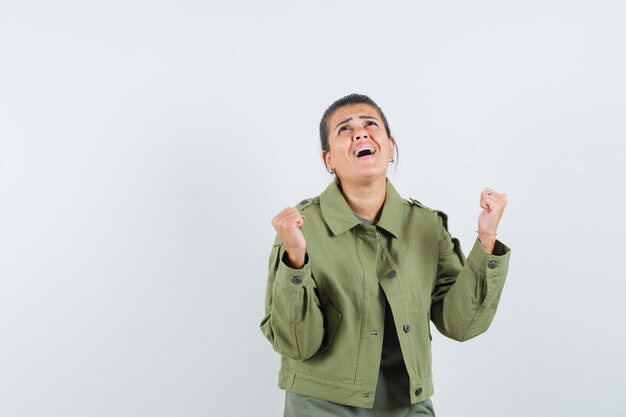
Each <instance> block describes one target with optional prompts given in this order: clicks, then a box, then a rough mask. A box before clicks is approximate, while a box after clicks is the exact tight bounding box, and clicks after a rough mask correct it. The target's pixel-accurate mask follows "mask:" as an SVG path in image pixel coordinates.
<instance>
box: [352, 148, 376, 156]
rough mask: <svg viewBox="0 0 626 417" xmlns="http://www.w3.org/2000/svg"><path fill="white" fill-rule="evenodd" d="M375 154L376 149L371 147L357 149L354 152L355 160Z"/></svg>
mask: <svg viewBox="0 0 626 417" xmlns="http://www.w3.org/2000/svg"><path fill="white" fill-rule="evenodd" d="M375 153H376V149H374V148H373V147H371V146H365V147H363V148H359V149H357V150H355V151H354V156H356V157H357V158H363V157H364V156H370V155H374V154H375Z"/></svg>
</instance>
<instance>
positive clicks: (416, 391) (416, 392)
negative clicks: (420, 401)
mask: <svg viewBox="0 0 626 417" xmlns="http://www.w3.org/2000/svg"><path fill="white" fill-rule="evenodd" d="M421 393H422V387H419V388H418V389H416V390H415V395H420V394H421Z"/></svg>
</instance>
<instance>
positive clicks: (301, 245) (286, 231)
mask: <svg viewBox="0 0 626 417" xmlns="http://www.w3.org/2000/svg"><path fill="white" fill-rule="evenodd" d="M303 224H304V216H303V215H302V214H301V213H300V212H299V211H298V209H296V208H295V207H287V208H286V209H283V210H282V211H281V212H280V213H278V214H277V215H276V216H274V218H273V219H272V226H274V229H276V232H277V233H278V235H279V236H280V239H281V240H282V241H283V245H285V250H286V251H287V255H289V263H290V265H289V266H290V267H292V268H296V269H299V268H302V267H303V266H304V260H305V259H304V257H305V254H306V240H305V239H304V235H303V234H302V230H300V227H302V225H303Z"/></svg>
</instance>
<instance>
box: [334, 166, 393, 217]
mask: <svg viewBox="0 0 626 417" xmlns="http://www.w3.org/2000/svg"><path fill="white" fill-rule="evenodd" d="M340 189H341V193H342V194H343V196H344V198H345V199H346V202H347V203H348V205H349V206H350V208H351V209H352V211H354V212H355V213H356V214H358V215H359V216H361V217H363V218H365V219H368V220H373V221H377V220H378V218H379V217H380V213H381V212H382V209H383V204H384V203H385V195H386V192H387V177H383V178H381V179H376V180H374V181H371V182H367V183H355V182H346V181H341V182H340Z"/></svg>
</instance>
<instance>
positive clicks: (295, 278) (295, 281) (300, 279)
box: [291, 275, 302, 285]
mask: <svg viewBox="0 0 626 417" xmlns="http://www.w3.org/2000/svg"><path fill="white" fill-rule="evenodd" d="M291 282H293V283H294V284H296V285H300V284H301V283H302V277H300V276H298V275H296V276H295V277H293V278H291Z"/></svg>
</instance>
